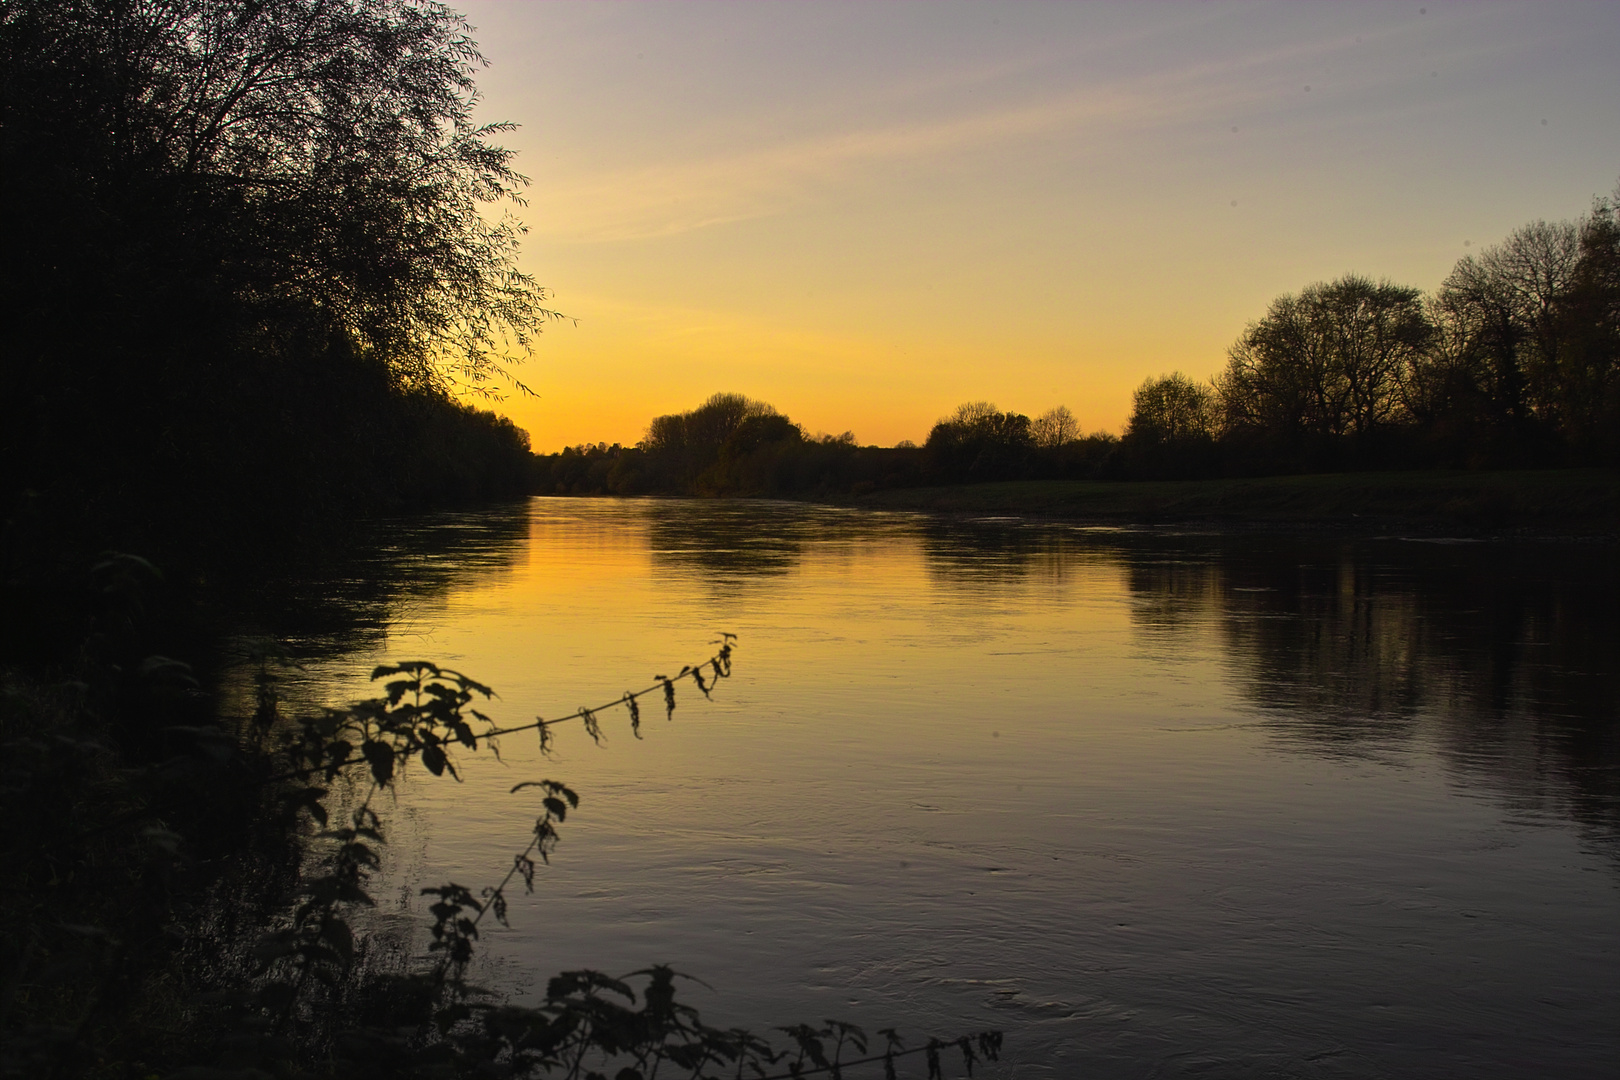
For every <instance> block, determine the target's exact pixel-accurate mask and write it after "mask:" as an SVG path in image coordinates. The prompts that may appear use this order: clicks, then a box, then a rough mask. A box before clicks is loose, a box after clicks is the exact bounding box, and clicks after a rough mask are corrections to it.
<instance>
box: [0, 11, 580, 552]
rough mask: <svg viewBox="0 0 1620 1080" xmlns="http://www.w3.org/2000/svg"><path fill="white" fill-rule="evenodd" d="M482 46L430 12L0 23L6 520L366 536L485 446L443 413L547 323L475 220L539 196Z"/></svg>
mask: <svg viewBox="0 0 1620 1080" xmlns="http://www.w3.org/2000/svg"><path fill="white" fill-rule="evenodd" d="M468 33H469V28H468V26H467V24H466V22H465V20H464V19H463V18H462V17H461V16H459V15H457V14H455V13H454V12H451V11H450V10H448V9H447V8H445V7H443V6H441V5H438V4H434V3H426V2H417V0H257V2H247V0H235V2H232V0H172V2H165V3H129V2H125V0H67V2H55V0H7V2H6V3H5V4H4V6H3V7H0V221H3V228H4V234H5V236H6V243H5V253H4V257H3V259H0V325H3V326H4V328H5V329H4V333H5V335H6V341H5V347H4V349H3V350H0V353H3V359H0V364H3V374H4V378H5V382H6V385H7V388H8V395H9V396H10V398H11V401H12V403H13V408H14V410H15V412H16V414H17V415H16V417H15V421H14V422H13V423H10V424H8V425H6V426H5V427H6V430H5V432H4V434H3V435H0V473H3V475H4V480H3V481H0V482H3V483H4V485H5V492H4V494H5V495H6V496H7V502H8V503H12V504H14V500H15V499H16V498H17V497H18V495H19V493H20V492H21V491H23V490H25V489H29V488H32V489H34V490H36V491H43V492H45V493H47V494H49V495H52V496H53V497H54V498H56V499H57V501H58V503H59V504H60V505H71V506H74V507H76V508H81V509H83V510H84V512H86V513H91V514H96V513H99V514H100V515H101V516H102V518H103V519H114V518H119V517H121V516H130V515H137V514H146V515H148V516H151V515H153V514H161V513H163V512H165V510H164V509H163V508H166V507H167V508H173V507H176V506H179V505H180V504H181V503H184V502H185V501H186V500H187V499H189V500H190V501H191V503H192V504H201V505H204V506H207V507H209V508H210V510H211V511H212V510H213V509H215V508H216V507H217V505H218V504H219V503H220V502H221V500H222V499H224V500H226V501H228V500H229V499H231V498H236V495H235V494H234V493H238V492H246V493H250V495H251V498H248V497H242V498H239V499H237V501H238V503H239V508H240V509H252V508H254V507H259V506H262V507H264V511H263V512H262V513H261V514H260V520H261V521H273V520H275V519H276V517H277V516H278V512H279V511H281V510H285V509H286V508H287V506H288V505H289V504H291V505H294V506H297V507H299V508H302V507H305V506H307V505H308V504H310V503H316V502H321V501H322V500H323V499H330V500H331V501H333V502H334V503H336V504H341V505H343V506H345V507H348V508H349V509H350V510H352V509H353V508H354V507H356V506H358V505H364V504H365V503H367V502H368V501H373V502H374V501H375V500H376V499H378V498H385V499H386V498H391V497H393V496H392V493H391V492H389V491H388V489H389V488H392V489H393V490H394V491H403V490H404V487H403V485H401V484H399V482H398V481H399V478H400V475H401V474H406V473H410V472H413V471H417V470H419V469H423V468H429V469H430V468H432V467H433V462H434V461H435V455H436V453H437V451H436V450H434V449H433V445H432V444H433V442H434V440H435V439H436V438H438V437H439V436H438V435H435V434H434V432H435V431H437V430H439V429H442V428H444V426H445V425H446V424H449V425H454V424H458V423H461V422H462V421H463V420H466V421H467V422H469V423H472V424H474V426H477V425H478V424H480V423H482V421H478V420H476V419H475V418H472V417H471V414H465V413H460V412H458V411H457V410H456V409H455V408H454V407H453V406H451V404H450V402H449V400H448V394H447V392H448V391H449V389H450V388H451V387H452V386H454V385H457V384H460V385H463V386H471V387H474V388H478V387H487V386H488V385H489V384H490V380H491V379H492V378H496V377H498V376H499V375H500V374H501V373H502V372H503V371H504V370H505V369H506V360H507V358H508V356H509V355H510V354H511V353H512V351H513V350H520V349H522V348H523V347H524V346H525V344H526V343H527V341H528V338H529V336H530V335H531V334H532V333H533V332H534V331H536V330H538V329H539V327H540V326H541V324H542V323H543V322H544V321H545V320H546V319H547V318H549V317H551V314H552V313H551V312H550V311H549V310H548V309H547V308H546V306H545V303H544V300H545V296H544V293H543V291H542V290H541V289H540V288H539V287H538V285H537V284H536V283H535V282H534V281H533V280H532V279H531V278H530V277H529V276H527V275H526V274H524V273H522V272H521V271H519V270H518V269H517V268H516V264H515V262H514V258H513V256H514V252H515V248H516V244H517V241H518V238H519V235H520V233H521V231H522V229H521V227H520V226H519V225H518V224H517V222H516V221H515V220H514V219H512V218H511V217H509V216H500V215H491V214H489V213H487V212H486V211H488V210H489V209H490V208H491V207H492V206H493V205H495V204H499V203H501V202H502V201H504V200H515V199H516V198H517V194H518V191H519V189H520V187H521V185H522V184H523V182H524V181H523V178H522V177H521V176H519V175H518V174H517V173H516V172H515V171H514V170H513V168H512V165H511V152H510V151H508V150H505V149H503V148H501V147H500V146H498V145H495V144H494V143H493V141H492V136H494V135H495V134H497V133H499V132H501V131H503V130H506V126H505V125H492V126H479V125H476V124H474V123H473V121H472V114H473V110H474V107H475V105H476V102H477V92H476V89H475V87H474V84H473V74H474V72H475V71H476V70H477V69H478V68H479V67H480V66H481V65H482V64H483V58H482V57H481V56H480V55H479V53H478V51H477V49H476V47H475V45H474V44H473V42H472V41H471V39H470V37H469V36H468ZM429 414H434V415H435V416H436V419H432V420H429V419H428V417H429ZM458 418H459V419H458ZM424 424H425V425H426V427H424V426H423V425H424ZM492 430H493V429H492ZM468 431H469V432H470V431H471V429H470V428H469V429H468ZM457 438H458V439H459V438H460V436H457ZM507 442H508V444H509V445H508V447H507V448H508V449H510V450H512V451H513V452H517V451H519V450H521V449H522V448H521V447H518V446H517V445H516V444H515V443H514V442H513V441H512V440H510V439H509V440H507ZM519 471H521V469H520V470H519ZM319 492H326V494H325V495H321V496H319V497H314V495H315V493H319ZM283 493H285V494H283ZM301 496H304V497H301ZM97 507H100V509H99V510H97V509H96V508H97ZM11 510H12V508H11V506H8V507H7V511H6V512H7V513H10V512H11Z"/></svg>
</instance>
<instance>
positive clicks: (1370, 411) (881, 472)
mask: <svg viewBox="0 0 1620 1080" xmlns="http://www.w3.org/2000/svg"><path fill="white" fill-rule="evenodd" d="M1617 197H1620V196H1617ZM1616 464H1620V220H1617V209H1616V200H1615V199H1609V200H1599V201H1598V202H1597V203H1596V204H1595V205H1594V207H1593V209H1592V212H1591V213H1590V214H1588V215H1587V216H1586V217H1584V218H1582V219H1581V220H1579V221H1574V222H1558V223H1552V224H1549V223H1547V222H1544V221H1538V222H1536V223H1534V224H1532V225H1527V226H1525V227H1524V228H1522V229H1520V230H1518V231H1517V232H1515V233H1514V234H1513V235H1512V236H1510V237H1509V238H1508V239H1507V240H1506V241H1504V242H1503V243H1501V244H1499V245H1497V246H1495V247H1492V248H1487V249H1486V250H1484V251H1482V252H1481V253H1480V254H1478V255H1477V256H1476V255H1469V256H1467V257H1465V258H1463V259H1462V261H1460V262H1459V263H1458V264H1457V266H1456V268H1455V269H1454V270H1453V271H1452V273H1451V275H1450V276H1449V277H1447V278H1446V280H1445V282H1444V283H1443V284H1442V285H1441V287H1440V289H1439V290H1438V291H1437V292H1435V293H1434V294H1432V295H1425V294H1423V293H1422V292H1420V291H1419V290H1417V289H1415V288H1411V287H1409V286H1405V285H1397V284H1392V283H1390V282H1388V281H1372V280H1370V279H1368V278H1364V277H1360V276H1357V275H1348V276H1345V277H1342V278H1340V279H1338V280H1337V281H1333V282H1327V283H1320V284H1315V285H1310V286H1307V287H1306V288H1305V289H1303V290H1301V291H1300V293H1299V294H1298V295H1288V296H1282V297H1279V298H1278V299H1277V300H1275V301H1274V302H1273V303H1272V304H1271V307H1270V309H1269V310H1268V311H1267V312H1266V314H1265V315H1264V317H1262V318H1261V319H1259V320H1258V321H1256V322H1254V323H1252V324H1250V325H1249V326H1248V327H1247V328H1246V329H1245V330H1244V332H1243V334H1242V336H1241V337H1240V338H1239V339H1238V341H1237V342H1236V343H1235V344H1234V345H1233V346H1232V347H1231V349H1230V350H1229V351H1228V364H1227V367H1226V370H1225V371H1224V372H1222V373H1221V374H1220V375H1218V376H1216V378H1215V379H1214V380H1212V381H1211V382H1209V383H1199V382H1197V381H1195V380H1193V379H1191V378H1188V377H1187V376H1185V375H1182V374H1180V373H1176V374H1172V375H1164V376H1160V377H1158V378H1149V379H1148V380H1147V381H1145V382H1144V383H1143V384H1142V385H1141V386H1140V387H1139V388H1138V389H1137V391H1136V394H1135V400H1134V402H1133V409H1132V412H1131V418H1130V422H1129V424H1128V425H1127V427H1126V429H1125V434H1124V437H1123V438H1122V439H1116V438H1114V437H1113V436H1111V435H1107V434H1098V433H1093V434H1091V435H1089V436H1082V434H1081V432H1080V429H1079V426H1078V425H1077V424H1076V423H1075V421H1074V417H1073V416H1072V415H1071V414H1070V413H1069V410H1068V409H1066V408H1063V407H1062V406H1059V407H1058V408H1056V409H1053V410H1051V411H1050V412H1048V413H1046V414H1045V415H1043V416H1041V417H1039V418H1037V419H1035V420H1031V419H1030V418H1029V417H1027V416H1024V415H1022V414H1020V413H1013V412H1001V411H999V410H997V409H996V407H995V406H994V405H991V404H989V403H987V402H972V403H969V404H965V405H962V406H960V407H959V408H958V409H957V410H956V411H955V412H954V413H953V414H952V415H951V416H948V417H946V418H944V419H942V420H940V421H939V423H937V424H935V425H934V427H933V429H932V430H931V431H930V432H929V434H928V438H927V441H926V442H925V443H924V444H923V445H922V446H920V447H919V446H915V445H913V444H911V443H901V444H900V445H899V446H896V447H892V448H885V447H877V446H859V445H857V444H856V441H855V438H854V436H853V435H851V434H849V433H848V432H846V433H844V434H843V435H838V436H829V435H814V436H812V435H810V434H808V433H806V432H805V431H804V429H803V428H801V427H800V426H799V425H797V424H795V423H793V422H792V421H791V420H789V419H788V418H787V417H786V416H783V415H782V414H780V413H779V412H777V411H776V410H775V409H774V408H772V407H771V406H770V405H767V404H765V403H763V402H757V401H751V400H749V399H748V398H746V397H743V396H741V395H737V394H716V395H714V396H713V397H712V398H710V399H709V400H708V401H707V402H705V403H704V404H703V405H701V406H699V407H698V408H696V409H693V410H692V411H690V412H686V413H677V414H671V415H668V416H660V417H658V418H656V419H655V420H653V422H652V423H651V425H650V426H649V427H648V429H647V435H646V437H645V438H644V439H642V441H641V442H640V443H638V444H637V445H636V446H633V447H624V446H618V445H614V446H609V445H607V444H602V443H599V444H596V445H588V444H587V445H583V446H577V447H571V448H569V449H567V450H564V451H562V452H561V453H559V454H551V455H544V456H540V457H537V458H536V460H535V472H534V489H535V490H536V491H539V492H542V493H548V494H549V493H557V494H616V495H632V494H649V493H670V494H688V495H761V496H787V497H794V496H812V497H813V496H831V495H847V494H856V495H858V494H861V493H863V492H867V491H872V490H876V489H879V488H896V487H912V486H918V485H928V484H960V483H974V482H982V481H994V480H1023V479H1068V480H1132V479H1197V478H1206V477H1218V476H1257V475H1266V474H1278V473H1301V472H1329V471H1343V470H1363V469H1412V468H1468V469H1482V468H1485V469H1488V468H1526V467H1529V468H1546V467H1558V466H1590V465H1610V466H1613V465H1616Z"/></svg>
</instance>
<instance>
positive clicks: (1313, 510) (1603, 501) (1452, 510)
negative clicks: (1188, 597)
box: [810, 469, 1620, 541]
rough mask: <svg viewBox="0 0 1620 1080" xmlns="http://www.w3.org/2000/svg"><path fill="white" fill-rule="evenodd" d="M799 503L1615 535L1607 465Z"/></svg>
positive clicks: (1006, 485) (1505, 534)
mask: <svg viewBox="0 0 1620 1080" xmlns="http://www.w3.org/2000/svg"><path fill="white" fill-rule="evenodd" d="M810 501H817V502H827V503H831V504H834V505H839V506H849V507H856V508H862V509H871V510H890V511H912V512H918V513H927V514H933V515H938V516H944V517H953V518H971V517H987V516H995V515H1005V516H1011V517H1019V518H1027V519H1031V520H1043V521H1061V522H1068V523H1072V524H1080V525H1099V526H1175V525H1181V526H1199V527H1204V528H1210V527H1214V528H1221V529H1235V530H1241V531H1248V530H1257V529H1258V530H1265V529H1276V528H1282V529H1297V528H1302V527H1303V528H1310V529H1323V530H1327V531H1334V532H1340V531H1349V532H1357V533H1387V532H1390V531H1391V530H1395V531H1404V532H1411V533H1417V534H1420V535H1426V536H1431V537H1433V536H1442V535H1451V536H1458V537H1469V538H1478V539H1484V538H1490V537H1500V538H1503V539H1582V540H1609V541H1613V540H1616V539H1620V472H1616V471H1614V470H1611V469H1549V470H1522V471H1511V472H1459V471H1425V472H1398V473H1391V472H1362V473H1317V474H1308V475H1294V476H1266V477H1251V478H1228V479H1215V480H1129V481H1125V480H1122V481H1091V480H1010V481H1001V482H996V483H986V484H963V485H952V486H941V487H911V488H892V489H887V490H881V491H872V492H867V493H864V494H860V495H850V496H843V497H833V498H824V499H813V500H810Z"/></svg>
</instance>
